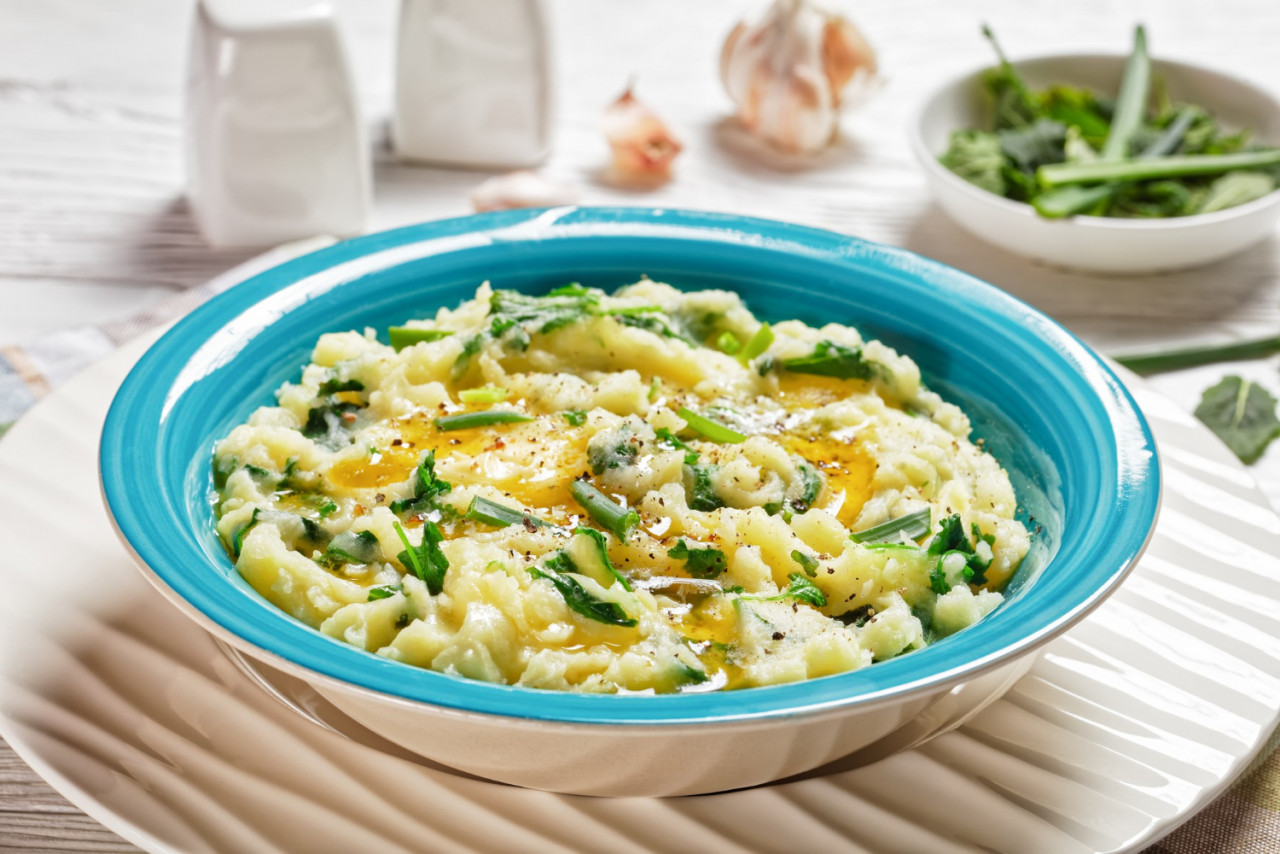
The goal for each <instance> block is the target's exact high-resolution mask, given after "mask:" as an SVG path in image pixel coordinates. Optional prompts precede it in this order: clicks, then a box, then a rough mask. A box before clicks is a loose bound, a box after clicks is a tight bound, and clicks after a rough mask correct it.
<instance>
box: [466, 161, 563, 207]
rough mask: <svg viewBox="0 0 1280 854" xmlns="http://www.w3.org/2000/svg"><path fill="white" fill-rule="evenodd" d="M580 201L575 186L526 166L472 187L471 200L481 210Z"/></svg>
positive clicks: (554, 204) (555, 204)
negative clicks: (544, 175)
mask: <svg viewBox="0 0 1280 854" xmlns="http://www.w3.org/2000/svg"><path fill="white" fill-rule="evenodd" d="M577 201H578V191H577V189H576V188H574V187H570V186H568V185H567V184H559V183H556V182H555V181H552V180H549V179H547V178H544V177H542V176H541V175H539V174H538V173H537V172H530V171H529V170H527V169H521V170H519V171H517V172H508V173H507V174H505V175H495V176H494V177H492V178H490V179H489V180H487V181H485V182H483V183H482V184H481V185H480V186H478V187H476V188H475V189H474V190H472V191H471V204H472V206H474V207H475V209H476V210H477V211H481V212H483V211H501V210H506V209H508V208H553V207H557V206H559V205H572V204H574V203H576V202H577Z"/></svg>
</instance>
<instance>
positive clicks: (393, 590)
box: [366, 584, 402, 602]
mask: <svg viewBox="0 0 1280 854" xmlns="http://www.w3.org/2000/svg"><path fill="white" fill-rule="evenodd" d="M401 589H402V588H401V586H400V585H399V584H383V585H381V586H379V587H370V588H369V598H368V599H367V600H366V601H369V602H374V601H377V600H378V599H390V598H391V597H392V596H394V595H396V594H397V593H399V592H400V591H401Z"/></svg>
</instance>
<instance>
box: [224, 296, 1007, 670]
mask: <svg viewBox="0 0 1280 854" xmlns="http://www.w3.org/2000/svg"><path fill="white" fill-rule="evenodd" d="M391 340H392V344H393V345H394V346H388V345H387V344H383V343H380V342H379V340H378V338H377V335H376V334H375V332H374V331H373V330H367V331H365V332H364V333H363V334H361V333H357V332H343V333H332V334H326V335H323V336H322V337H321V338H320V340H319V342H318V343H317V344H316V347H315V351H314V354H313V360H312V363H311V364H310V365H308V366H307V367H306V368H305V369H304V370H303V373H302V377H301V380H300V381H299V382H297V383H290V384H286V385H285V386H284V387H282V388H281V389H280V391H279V393H278V395H277V398H278V405H277V406H274V407H264V408H261V409H259V410H258V411H256V412H255V413H253V415H252V416H251V417H250V418H249V421H248V423H247V424H244V425H241V426H239V427H237V428H235V429H234V430H233V431H232V432H231V434H230V435H228V436H227V437H226V438H225V439H223V440H221V441H220V442H219V443H218V445H217V447H216V449H215V456H214V480H215V485H216V487H217V496H216V501H217V509H218V516H219V522H218V530H219V533H220V534H221V536H222V538H223V540H224V542H225V543H226V546H227V549H228V551H229V553H230V554H231V555H232V557H233V559H234V560H235V562H236V567H237V569H238V570H239V572H240V573H241V574H242V575H243V576H244V578H245V579H247V580H248V582H249V583H250V584H251V585H252V586H253V587H254V589H256V590H257V591H258V592H259V593H261V594H262V595H263V596H264V597H266V598H267V599H268V600H270V601H271V602H273V603H274V604H275V605H277V606H278V607H280V608H281V609H283V610H284V611H286V612H288V613H289V614H291V615H293V616H294V617H296V618H297V619H299V620H302V621H303V622H305V623H307V624H308V625H311V626H314V627H316V628H318V629H319V630H320V631H322V632H324V633H326V634H328V635H331V636H333V637H335V638H338V639H341V640H342V641H345V642H347V643H349V644H352V645H354V646H357V647H360V648H362V649H365V650H368V651H370V652H373V653H376V654H377V655H381V656H385V657H387V658H391V659H395V660H397V661H403V662H406V663H408V664H413V665H417V666H420V667H427V668H431V669H434V670H438V671H442V672H445V673H451V674H457V675H461V676H465V677H469V678H472V679H483V680H487V681H491V682H503V683H508V684H518V685H525V686H530V687H536V688H546V689H556V690H570V691H596V692H624V691H625V692H639V691H653V692H671V691H701V690H714V689H719V688H739V687H746V686H754V685H769V684H774V683H779V682H790V681H796V680H801V679H809V678H813V677H818V676H824V675H827V674H831V673H839V672H842V671H847V670H852V669H855V668H859V667H865V666H867V665H869V664H871V663H872V662H874V661H881V660H884V659H887V658H892V657H894V656H897V655H901V654H903V653H905V652H908V651H911V650H914V649H919V648H921V647H923V646H925V645H927V644H928V643H930V642H931V641H932V640H934V639H935V638H938V637H942V636H945V635H948V634H951V633H953V632H956V631H959V630H961V629H963V628H965V627H966V626H969V625H971V624H972V623H974V622H975V621H977V620H979V619H981V618H982V617H983V616H984V615H985V614H987V613H988V612H990V611H991V610H992V609H993V608H995V607H996V606H997V605H998V604H999V603H1000V601H1001V595H1000V593H999V590H1000V589H1001V588H1002V586H1003V585H1004V583H1005V581H1006V580H1007V579H1008V578H1009V576H1010V574H1011V573H1012V572H1013V571H1014V569H1015V568H1016V567H1017V565H1018V563H1019V561H1020V560H1022V558H1023V556H1024V555H1025V554H1026V552H1027V548H1028V534H1027V531H1026V529H1025V528H1024V527H1023V525H1022V524H1021V523H1020V522H1018V521H1017V520H1015V518H1014V514H1015V510H1016V506H1017V500H1016V498H1015V497H1014V494H1013V490H1012V488H1011V486H1010V484H1009V478H1008V476H1007V475H1006V474H1005V472H1004V470H1003V469H1002V468H1001V467H1000V464H999V463H998V462H996V461H995V460H994V459H993V458H992V457H991V456H990V455H989V454H987V453H985V452H984V451H983V450H982V449H981V448H980V447H978V446H975V445H974V444H973V443H971V442H970V441H969V440H968V438H967V436H968V433H969V422H968V419H967V418H966V417H965V415H964V413H963V412H961V411H960V410H959V409H958V408H956V407H955V406H953V405H951V404H949V403H946V402H945V401H943V400H941V399H940V398H939V397H938V396H937V395H936V394H934V393H933V392H931V391H929V390H928V389H926V388H925V387H924V385H922V383H921V381H920V372H919V369H918V368H917V367H916V365H915V364H914V363H913V362H912V361H911V360H910V359H908V358H907V357H905V356H902V355H900V354H898V353H896V352H894V351H893V350H892V349H890V348H888V347H886V346H885V345H883V344H881V343H879V342H877V341H864V340H862V338H861V337H860V336H859V334H858V333H857V332H856V331H855V330H853V329H851V328H849V327H846V326H841V325H837V324H829V325H827V326H824V327H822V328H820V329H815V328H812V327H809V326H806V325H805V324H803V323H800V322H797V321H787V322H784V323H779V324H777V325H776V326H773V327H772V328H770V327H769V326H767V325H763V324H761V323H760V322H759V321H758V320H756V318H755V317H753V316H752V314H751V313H750V312H749V311H748V310H747V308H746V307H745V306H744V305H743V304H742V302H741V300H740V299H739V298H738V296H737V295H736V294H733V293H730V292H726V291H701V292H695V293H684V292H681V291H678V290H676V289H674V288H671V287H669V286H667V285H664V284H659V283H656V282H651V281H648V280H645V281H641V282H639V283H637V284H635V285H631V286H629V287H625V288H622V289H621V290H619V291H618V292H617V293H616V294H614V295H612V296H609V295H606V294H605V293H603V292H601V291H598V290H593V289H586V288H581V287H578V286H576V285H570V286H567V287H564V288H560V289H558V290H556V291H553V292H552V293H551V294H549V295H547V296H545V297H540V298H539V297H530V296H527V295H523V294H519V293H515V292H512V291H491V290H490V288H489V287H488V286H487V285H485V286H482V287H481V288H480V289H479V291H478V292H477V294H476V297H475V299H473V300H470V301H468V302H465V303H463V304H462V305H461V306H459V307H458V308H457V309H455V310H447V309H442V310H441V311H439V312H438V314H437V315H436V317H435V319H434V320H433V321H422V322H414V323H411V324H410V325H409V326H407V327H400V328H396V329H393V330H391Z"/></svg>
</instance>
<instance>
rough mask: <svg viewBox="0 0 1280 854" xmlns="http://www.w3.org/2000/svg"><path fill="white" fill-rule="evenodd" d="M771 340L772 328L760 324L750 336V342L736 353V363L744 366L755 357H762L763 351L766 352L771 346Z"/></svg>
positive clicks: (772, 337)
mask: <svg viewBox="0 0 1280 854" xmlns="http://www.w3.org/2000/svg"><path fill="white" fill-rule="evenodd" d="M773 339H774V335H773V327H772V326H770V325H769V324H767V323H762V324H760V328H759V329H757V330H756V334H755V335H752V336H751V340H749V341H748V342H747V343H746V345H745V346H744V347H743V348H742V349H741V350H739V351H738V361H739V362H741V363H742V364H744V365H745V364H747V363H748V362H750V361H751V360H752V359H754V358H755V357H757V356H759V355H762V354H763V353H764V351H765V350H768V349H769V347H771V346H772V345H773Z"/></svg>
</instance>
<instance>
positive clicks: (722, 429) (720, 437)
mask: <svg viewBox="0 0 1280 854" xmlns="http://www.w3.org/2000/svg"><path fill="white" fill-rule="evenodd" d="M676 414H677V415H679V416H680V417H681V418H683V419H684V420H685V423H687V424H688V425H689V429H690V430H696V431H697V432H699V433H701V434H702V435H703V436H706V437H707V438H708V439H710V440H711V441H713V442H729V443H732V444H735V445H736V444H738V443H739V442H745V441H747V437H746V436H744V435H742V434H741V433H739V432H737V431H736V430H730V429H729V428H728V427H726V426H724V425H723V424H720V423H718V422H715V421H712V420H711V419H710V418H706V417H704V416H701V415H699V414H698V413H696V412H694V411H692V410H691V409H689V408H688V407H686V406H682V407H680V411H679V412H677V413H676Z"/></svg>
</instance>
